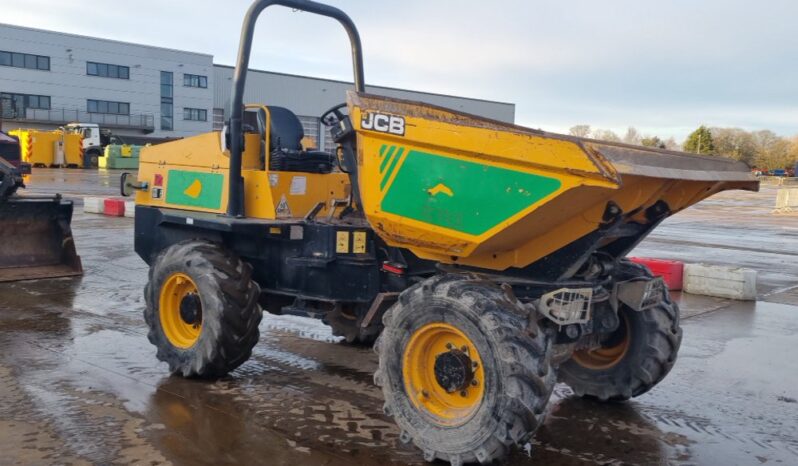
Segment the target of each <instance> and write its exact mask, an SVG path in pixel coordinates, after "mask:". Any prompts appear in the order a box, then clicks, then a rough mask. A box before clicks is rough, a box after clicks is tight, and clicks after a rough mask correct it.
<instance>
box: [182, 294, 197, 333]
mask: <svg viewBox="0 0 798 466" xmlns="http://www.w3.org/2000/svg"><path fill="white" fill-rule="evenodd" d="M180 319H181V320H182V321H183V322H185V323H186V324H188V325H196V324H199V323H200V322H201V321H202V303H201V301H200V298H199V295H198V294H197V293H189V294H187V295H185V296H183V299H181V300H180Z"/></svg>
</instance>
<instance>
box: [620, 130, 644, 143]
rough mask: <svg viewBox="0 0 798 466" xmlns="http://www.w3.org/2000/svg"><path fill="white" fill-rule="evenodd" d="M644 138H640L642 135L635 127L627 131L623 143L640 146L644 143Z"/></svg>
mask: <svg viewBox="0 0 798 466" xmlns="http://www.w3.org/2000/svg"><path fill="white" fill-rule="evenodd" d="M642 139H643V138H642V137H640V133H639V132H638V131H637V129H636V128H635V127H634V126H630V127H629V129H627V130H626V135H624V137H623V142H625V143H627V144H635V145H638V146H639V145H640V142H641V141H642Z"/></svg>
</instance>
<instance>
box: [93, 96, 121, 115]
mask: <svg viewBox="0 0 798 466" xmlns="http://www.w3.org/2000/svg"><path fill="white" fill-rule="evenodd" d="M86 102H87V103H86V110H88V112H89V113H108V114H111V115H130V104H129V103H127V102H111V101H108V100H94V99H89V100H88V101H86Z"/></svg>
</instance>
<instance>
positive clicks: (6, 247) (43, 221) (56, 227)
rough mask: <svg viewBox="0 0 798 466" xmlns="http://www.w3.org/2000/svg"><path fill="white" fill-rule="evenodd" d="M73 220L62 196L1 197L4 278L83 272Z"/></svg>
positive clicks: (0, 257)
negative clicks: (3, 198) (77, 250)
mask: <svg viewBox="0 0 798 466" xmlns="http://www.w3.org/2000/svg"><path fill="white" fill-rule="evenodd" d="M71 221H72V202H71V201H65V200H62V199H61V197H60V196H55V197H21V196H11V197H9V198H7V199H5V200H0V282H9V281H16V280H32V279H40V278H58V277H70V276H76V275H81V274H83V267H82V265H81V262H80V257H78V255H77V252H76V250H75V242H74V240H73V238H72V229H71V227H70V224H71Z"/></svg>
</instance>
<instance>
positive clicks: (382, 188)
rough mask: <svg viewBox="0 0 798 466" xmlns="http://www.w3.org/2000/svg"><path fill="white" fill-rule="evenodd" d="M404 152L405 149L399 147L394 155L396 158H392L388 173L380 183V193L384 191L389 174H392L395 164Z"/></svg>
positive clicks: (389, 177)
mask: <svg viewBox="0 0 798 466" xmlns="http://www.w3.org/2000/svg"><path fill="white" fill-rule="evenodd" d="M404 152H405V148H404V147H401V148H400V149H399V152H397V153H396V157H394V158H393V160H392V161H391V164H390V165H389V166H388V171H387V172H386V173H385V175H384V176H383V177H382V181H381V182H380V191H383V190H385V185H386V184H387V183H388V180H390V179H391V174H392V173H393V170H394V168H396V164H397V163H398V162H399V160H400V159H401V158H402V154H403V153H404Z"/></svg>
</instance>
